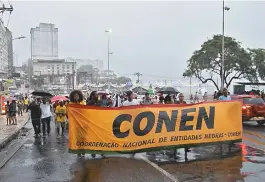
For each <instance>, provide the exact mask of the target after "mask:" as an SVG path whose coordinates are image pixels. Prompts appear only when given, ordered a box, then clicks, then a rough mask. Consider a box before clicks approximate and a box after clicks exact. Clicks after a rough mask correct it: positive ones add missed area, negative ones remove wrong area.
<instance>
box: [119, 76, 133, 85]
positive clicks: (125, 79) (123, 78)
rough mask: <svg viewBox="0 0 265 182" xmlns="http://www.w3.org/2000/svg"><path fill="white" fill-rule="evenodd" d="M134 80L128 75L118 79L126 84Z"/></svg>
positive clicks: (120, 82)
mask: <svg viewBox="0 0 265 182" xmlns="http://www.w3.org/2000/svg"><path fill="white" fill-rule="evenodd" d="M131 81H132V80H131V79H130V78H128V77H125V76H121V77H118V78H117V79H116V83H118V84H126V83H127V82H131Z"/></svg>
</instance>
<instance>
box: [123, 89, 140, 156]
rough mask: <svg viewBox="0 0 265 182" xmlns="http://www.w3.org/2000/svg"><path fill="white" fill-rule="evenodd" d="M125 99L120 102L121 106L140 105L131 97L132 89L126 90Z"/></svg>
mask: <svg viewBox="0 0 265 182" xmlns="http://www.w3.org/2000/svg"><path fill="white" fill-rule="evenodd" d="M126 95H127V100H126V101H124V102H123V103H122V106H134V105H140V102H139V101H138V100H137V99H133V93H132V91H127V93H126ZM134 155H135V153H133V154H132V157H133V156H134Z"/></svg>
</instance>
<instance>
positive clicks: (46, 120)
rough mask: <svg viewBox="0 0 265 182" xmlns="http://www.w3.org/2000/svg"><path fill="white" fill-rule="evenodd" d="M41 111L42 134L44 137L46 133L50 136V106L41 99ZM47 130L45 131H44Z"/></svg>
mask: <svg viewBox="0 0 265 182" xmlns="http://www.w3.org/2000/svg"><path fill="white" fill-rule="evenodd" d="M40 109H41V123H42V134H43V136H46V132H47V134H48V135H50V132H51V125H50V123H51V116H52V113H51V105H50V104H49V103H48V102H46V99H45V98H43V100H42V103H41V104H40ZM46 129H47V131H46Z"/></svg>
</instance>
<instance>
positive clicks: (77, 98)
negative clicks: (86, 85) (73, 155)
mask: <svg viewBox="0 0 265 182" xmlns="http://www.w3.org/2000/svg"><path fill="white" fill-rule="evenodd" d="M69 100H70V102H69V105H70V104H81V105H85V103H84V96H83V94H82V92H81V91H80V90H73V91H72V92H71V93H70V95H69ZM70 122H71V121H70V120H69V123H70ZM84 156H85V153H82V152H80V153H78V154H77V157H84Z"/></svg>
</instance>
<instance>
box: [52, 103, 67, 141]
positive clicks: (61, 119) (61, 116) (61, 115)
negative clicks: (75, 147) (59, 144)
mask: <svg viewBox="0 0 265 182" xmlns="http://www.w3.org/2000/svg"><path fill="white" fill-rule="evenodd" d="M55 114H56V120H55V122H56V128H57V137H59V136H60V128H62V134H61V135H62V136H63V135H64V129H65V122H66V107H65V105H64V102H63V100H61V101H60V102H59V105H58V106H57V107H56V109H55Z"/></svg>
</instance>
